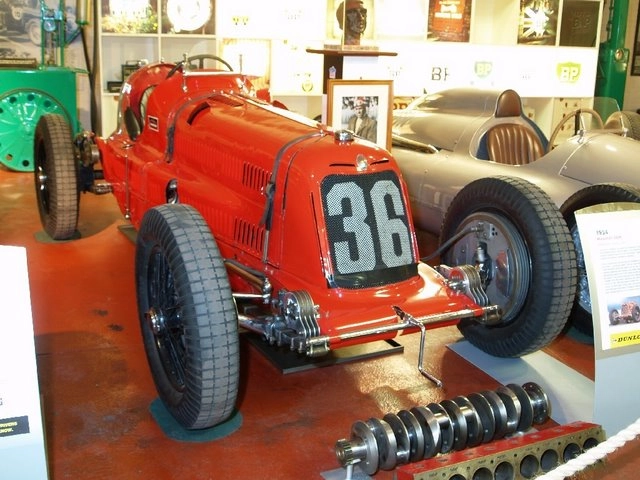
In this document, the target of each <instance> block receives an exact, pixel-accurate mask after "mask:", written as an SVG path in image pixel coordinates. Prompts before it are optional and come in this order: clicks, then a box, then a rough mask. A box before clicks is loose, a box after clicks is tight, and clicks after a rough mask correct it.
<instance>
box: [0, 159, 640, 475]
mask: <svg viewBox="0 0 640 480" xmlns="http://www.w3.org/2000/svg"><path fill="white" fill-rule="evenodd" d="M124 225H126V221H125V220H124V219H123V218H122V217H121V215H120V213H119V211H118V208H117V206H116V204H115V201H114V199H113V198H112V197H111V196H103V197H95V196H91V195H84V196H83V197H82V199H81V212H80V225H79V229H80V231H81V234H82V238H81V239H79V240H75V241H71V242H58V243H55V242H51V241H48V240H47V238H46V237H45V236H44V234H43V233H42V232H41V228H40V224H39V221H38V213H37V208H36V203H35V195H34V188H33V185H32V174H30V173H17V172H9V171H6V170H4V169H0V245H18V246H24V247H26V250H27V258H28V267H29V275H30V290H31V298H32V312H33V322H34V330H35V335H36V337H35V345H36V356H37V364H38V374H39V380H40V393H41V397H42V405H43V414H44V420H45V426H46V443H47V455H48V461H49V471H50V478H52V479H55V480H61V479H74V480H75V479H129V478H132V479H133V478H135V479H156V480H160V479H177V478H180V479H189V480H197V479H229V478H234V479H320V478H322V476H321V474H322V473H323V472H327V471H330V470H335V469H337V468H338V467H339V465H338V462H337V460H336V457H335V454H334V450H333V447H334V444H335V442H336V440H338V439H340V438H343V437H349V435H350V431H351V426H352V424H353V423H354V422H355V421H357V420H366V419H368V418H370V417H379V418H381V417H382V416H383V415H384V414H385V413H388V412H397V411H399V410H401V409H405V408H411V407H413V406H416V405H425V404H428V403H430V402H439V401H441V400H443V399H445V398H452V397H454V396H456V395H466V394H468V393H470V392H476V391H482V390H487V389H495V388H497V387H498V386H499V384H498V383H497V382H496V381H495V380H494V379H492V378H491V377H490V376H488V375H487V374H485V373H484V372H482V371H480V370H478V369H477V368H475V367H474V366H472V365H471V364H470V363H468V362H467V361H466V360H464V359H462V358H461V357H460V356H458V354H456V353H454V352H453V351H452V350H451V349H449V348H448V347H447V345H449V344H451V343H455V342H457V341H459V340H460V338H461V337H460V335H459V333H458V331H457V330H456V329H455V328H453V327H448V328H442V329H437V330H433V331H432V332H430V334H429V337H428V346H427V349H426V366H427V368H428V369H429V370H431V371H432V372H433V373H434V374H435V375H436V376H439V377H440V378H441V379H443V381H444V387H443V388H441V389H438V388H436V387H434V386H433V385H432V384H430V383H429V382H427V381H426V380H425V379H424V378H423V377H422V376H421V375H420V373H419V372H418V370H417V368H416V364H417V358H418V347H419V336H418V335H408V336H404V337H400V338H399V343H400V344H401V345H402V346H403V347H404V353H402V354H395V353H394V354H391V355H386V356H383V357H380V358H373V359H367V360H364V361H354V362H351V363H345V364H340V365H333V366H330V367H324V368H316V369H311V370H306V371H300V372H297V373H290V374H283V373H281V371H280V370H279V369H278V368H276V367H275V366H274V364H273V363H271V362H270V361H269V360H268V359H267V358H266V357H265V356H264V355H263V354H261V353H260V352H259V351H258V350H257V349H256V348H255V346H254V345H253V344H251V343H250V342H248V341H247V339H246V337H244V336H243V340H242V357H241V391H240V399H239V403H238V410H239V412H240V414H241V418H242V425H241V427H240V428H239V429H238V430H237V431H235V432H234V433H232V434H231V435H229V436H227V437H225V438H223V439H219V440H215V441H209V442H193V441H184V440H176V439H173V438H170V437H169V436H167V435H166V434H165V433H164V432H163V430H162V429H161V428H160V427H159V424H158V423H157V422H156V421H155V420H154V417H152V415H151V413H150V406H151V405H152V402H154V400H155V399H156V394H155V390H154V387H153V383H152V379H151V376H150V374H149V371H148V368H147V364H146V358H145V355H144V352H143V347H142V343H141V339H140V334H139V331H138V326H137V320H136V313H135V310H136V307H135V298H134V296H135V289H134V282H133V273H132V269H133V255H134V245H133V243H132V242H131V241H130V240H129V238H127V236H126V235H124V234H123V232H122V230H121V229H120V228H119V227H120V226H124ZM2 274H3V275H10V274H11V272H4V271H3V272H2ZM4 308H5V312H6V311H9V312H10V311H11V308H10V306H6V305H5V306H4ZM8 320H9V319H7V318H6V317H5V318H4V319H3V321H4V322H7V321H8ZM5 341H6V339H5ZM546 352H547V353H548V354H550V355H551V356H553V357H555V358H557V359H559V360H561V361H562V362H563V363H565V364H567V365H569V366H570V367H572V368H573V369H575V370H577V371H578V372H580V373H582V374H583V375H585V376H587V377H589V378H593V375H594V365H593V349H592V347H591V346H590V345H589V344H586V343H584V342H580V341H578V340H576V339H575V336H572V335H568V334H567V335H563V336H562V337H561V338H559V339H558V340H557V341H556V342H554V344H553V345H551V346H550V347H549V348H547V349H546ZM552 426H555V424H554V423H553V422H552V421H549V422H547V423H546V424H545V425H543V426H541V427H540V428H541V429H545V428H549V427H552ZM608 433H610V434H611V433H615V432H608ZM639 446H640V442H639V441H638V440H635V441H633V442H630V443H628V444H627V445H626V446H625V447H624V448H622V449H619V450H618V451H617V452H615V453H614V454H612V455H610V456H609V458H608V459H607V460H606V461H605V462H603V463H600V464H599V465H597V466H595V467H593V468H591V469H590V470H589V471H588V472H586V473H582V474H579V475H578V476H576V478H583V479H614V478H615V479H626V478H637V470H638V469H639V468H640V455H638V453H639V452H640V450H639ZM0 477H1V475H0ZM393 477H394V474H393V472H387V471H381V472H379V473H378V474H376V475H375V477H374V478H377V479H391V478H393ZM7 480H10V479H7Z"/></svg>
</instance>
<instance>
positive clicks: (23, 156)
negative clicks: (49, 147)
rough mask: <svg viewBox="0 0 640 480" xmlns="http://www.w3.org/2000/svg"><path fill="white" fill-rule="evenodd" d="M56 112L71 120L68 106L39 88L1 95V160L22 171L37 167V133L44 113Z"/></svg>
mask: <svg viewBox="0 0 640 480" xmlns="http://www.w3.org/2000/svg"><path fill="white" fill-rule="evenodd" d="M51 113H56V114H60V115H63V116H64V117H65V119H66V120H67V121H69V118H68V115H67V112H66V110H65V108H64V107H63V106H62V105H61V104H60V103H59V102H58V101H57V100H56V99H54V98H53V97H51V96H49V95H47V94H46V93H44V92H39V91H37V90H14V91H12V92H7V93H4V94H2V96H0V163H3V164H4V165H5V166H6V167H7V168H9V169H11V170H16V171H20V172H31V171H33V136H34V132H35V130H36V125H37V123H38V120H39V119H40V117H41V116H42V115H45V114H51Z"/></svg>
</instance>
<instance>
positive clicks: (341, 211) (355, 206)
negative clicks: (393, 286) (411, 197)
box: [321, 171, 417, 288]
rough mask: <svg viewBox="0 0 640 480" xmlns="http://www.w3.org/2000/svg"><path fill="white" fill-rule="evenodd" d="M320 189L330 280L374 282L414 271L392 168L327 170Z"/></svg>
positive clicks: (386, 281)
mask: <svg viewBox="0 0 640 480" xmlns="http://www.w3.org/2000/svg"><path fill="white" fill-rule="evenodd" d="M321 192H322V205H323V210H324V216H325V222H326V227H327V228H326V230H327V237H328V241H329V248H330V256H331V264H332V267H333V272H334V273H333V277H332V278H331V279H330V282H331V283H332V284H333V285H335V286H338V287H345V288H367V287H375V286H381V285H386V284H389V283H394V282H398V281H401V280H405V279H407V278H409V277H411V276H413V275H416V274H417V259H416V252H414V251H413V243H412V236H411V227H410V219H409V218H408V212H407V208H406V205H405V203H404V197H403V195H402V189H401V187H400V181H399V179H398V177H397V176H396V175H395V173H394V172H391V171H385V172H380V173H373V174H355V175H329V176H327V177H325V178H324V180H323V181H322V186H321Z"/></svg>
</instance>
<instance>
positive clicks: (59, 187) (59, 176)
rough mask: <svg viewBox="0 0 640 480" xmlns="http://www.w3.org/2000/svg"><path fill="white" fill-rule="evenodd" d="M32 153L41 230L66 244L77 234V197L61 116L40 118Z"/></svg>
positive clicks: (75, 168)
mask: <svg viewBox="0 0 640 480" xmlns="http://www.w3.org/2000/svg"><path fill="white" fill-rule="evenodd" d="M33 153H34V155H33V163H34V175H35V176H34V181H35V187H36V200H37V202H38V212H39V214H40V222H41V223H42V227H43V228H44V230H45V232H47V234H49V236H50V237H51V238H53V239H54V240H68V239H70V238H72V237H73V236H75V235H76V233H77V228H78V207H79V202H80V196H79V192H78V165H77V162H76V159H75V155H74V153H75V152H74V147H73V140H72V136H71V129H70V127H69V124H68V123H67V121H66V119H65V118H64V117H63V116H62V115H58V114H51V115H43V116H42V117H40V120H39V121H38V124H37V125H36V130H35V133H34V152H33Z"/></svg>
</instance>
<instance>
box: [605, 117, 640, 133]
mask: <svg viewBox="0 0 640 480" xmlns="http://www.w3.org/2000/svg"><path fill="white" fill-rule="evenodd" d="M604 128H611V129H623V128H624V129H625V133H624V135H625V136H626V137H630V138H633V139H634V140H640V114H638V113H636V112H626V111H625V112H615V113H612V114H611V115H610V116H609V118H608V119H607V121H606V122H605V124H604Z"/></svg>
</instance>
